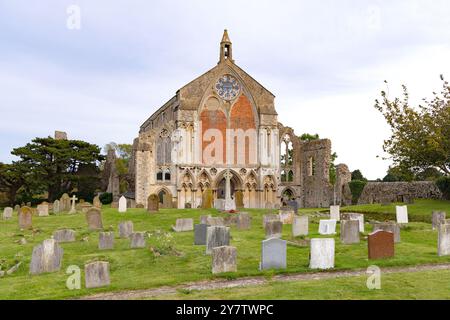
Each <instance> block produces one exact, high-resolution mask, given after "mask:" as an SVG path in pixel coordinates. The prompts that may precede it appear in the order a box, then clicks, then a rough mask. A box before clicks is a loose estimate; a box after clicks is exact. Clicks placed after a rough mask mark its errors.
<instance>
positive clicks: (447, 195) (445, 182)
mask: <svg viewBox="0 0 450 320" xmlns="http://www.w3.org/2000/svg"><path fill="white" fill-rule="evenodd" d="M436 185H437V186H438V188H439V190H441V192H442V195H443V196H444V199H447V200H450V177H441V178H439V179H437V180H436Z"/></svg>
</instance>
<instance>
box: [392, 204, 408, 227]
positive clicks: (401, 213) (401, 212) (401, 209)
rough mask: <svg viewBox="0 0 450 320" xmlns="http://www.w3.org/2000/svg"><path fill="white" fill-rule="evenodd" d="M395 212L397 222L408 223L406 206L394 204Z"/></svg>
mask: <svg viewBox="0 0 450 320" xmlns="http://www.w3.org/2000/svg"><path fill="white" fill-rule="evenodd" d="M395 214H396V216H397V223H400V224H406V223H408V207H407V206H396V207H395Z"/></svg>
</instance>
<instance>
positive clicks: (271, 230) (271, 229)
mask: <svg viewBox="0 0 450 320" xmlns="http://www.w3.org/2000/svg"><path fill="white" fill-rule="evenodd" d="M265 230H266V239H269V238H281V235H282V233H283V223H282V222H281V221H276V220H271V221H269V222H267V223H266V227H265Z"/></svg>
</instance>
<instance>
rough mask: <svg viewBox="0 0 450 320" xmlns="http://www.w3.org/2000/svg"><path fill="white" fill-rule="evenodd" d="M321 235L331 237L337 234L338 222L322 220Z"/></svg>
mask: <svg viewBox="0 0 450 320" xmlns="http://www.w3.org/2000/svg"><path fill="white" fill-rule="evenodd" d="M319 234H321V235H331V234H336V220H333V219H332V220H320V222H319Z"/></svg>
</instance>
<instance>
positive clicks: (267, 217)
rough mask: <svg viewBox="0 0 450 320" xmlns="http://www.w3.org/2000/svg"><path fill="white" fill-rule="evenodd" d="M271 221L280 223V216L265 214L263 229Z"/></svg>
mask: <svg viewBox="0 0 450 320" xmlns="http://www.w3.org/2000/svg"><path fill="white" fill-rule="evenodd" d="M269 221H280V216H279V215H278V214H265V215H264V216H263V228H265V227H266V224H267V223H268V222H269Z"/></svg>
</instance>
